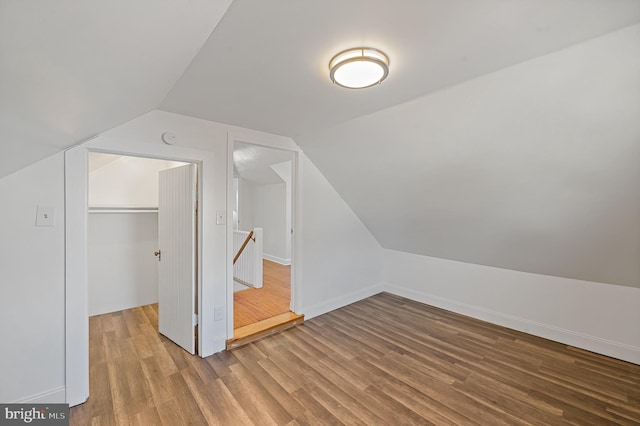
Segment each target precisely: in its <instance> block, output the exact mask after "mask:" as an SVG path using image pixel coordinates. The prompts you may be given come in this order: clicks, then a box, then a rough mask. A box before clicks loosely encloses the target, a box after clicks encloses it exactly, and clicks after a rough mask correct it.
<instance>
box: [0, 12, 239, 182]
mask: <svg viewBox="0 0 640 426" xmlns="http://www.w3.org/2000/svg"><path fill="white" fill-rule="evenodd" d="M230 2H231V0H217V1H209V0H192V1H188V2H186V1H174V0H136V1H127V0H109V1H103V2H95V1H86V0H56V1H48V0H29V1H22V0H0V128H1V129H2V133H3V142H2V143H0V176H5V175H7V174H9V173H11V172H13V171H15V170H18V169H20V168H22V167H24V166H26V165H28V164H30V163H33V162H35V161H37V160H38V159H40V158H44V157H46V156H48V155H51V154H53V153H55V152H58V151H59V150H61V149H63V148H65V147H68V146H70V145H73V144H76V143H79V142H81V141H83V140H85V139H87V138H89V137H91V136H93V135H95V134H97V133H99V132H102V131H104V130H107V129H109V128H112V127H114V126H116V125H118V124H121V123H123V122H125V121H128V120H131V119H133V118H135V117H137V116H139V115H141V114H143V113H145V112H148V111H150V110H153V109H156V108H157V107H158V105H159V104H160V102H161V101H162V99H163V98H164V97H165V95H166V94H167V93H168V92H169V90H170V89H171V87H173V85H174V83H175V82H176V81H177V80H178V78H179V77H180V75H181V74H182V73H183V71H184V70H185V68H186V67H187V65H189V63H190V62H191V60H192V59H193V58H194V57H195V56H196V54H197V53H198V50H199V49H200V47H201V46H202V45H203V43H204V42H205V41H206V39H207V37H209V35H210V34H211V32H212V31H213V29H214V28H215V26H216V25H217V23H218V21H219V20H220V18H222V15H223V14H224V12H225V11H226V9H227V7H228V5H229V3H230Z"/></svg>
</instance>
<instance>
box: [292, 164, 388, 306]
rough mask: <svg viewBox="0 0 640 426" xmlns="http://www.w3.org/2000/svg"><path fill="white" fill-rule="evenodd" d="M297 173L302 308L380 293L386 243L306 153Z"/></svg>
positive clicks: (297, 247) (296, 226)
mask: <svg viewBox="0 0 640 426" xmlns="http://www.w3.org/2000/svg"><path fill="white" fill-rule="evenodd" d="M298 174H299V179H300V186H299V187H298V188H297V190H296V196H297V199H298V204H299V209H298V212H297V213H298V215H297V216H296V217H295V222H294V229H297V231H296V233H294V259H300V262H297V261H296V260H294V266H295V267H296V270H298V273H299V274H300V275H301V277H300V279H299V282H300V289H299V293H298V294H296V297H297V298H298V306H299V312H302V313H304V314H305V315H306V318H312V317H314V316H316V315H320V314H323V313H325V312H328V311H330V310H333V309H336V308H339V307H341V306H344V305H347V304H349V303H353V302H355V301H357V300H360V299H362V298H365V297H368V296H371V295H373V294H376V293H378V292H379V291H380V290H381V287H380V286H377V284H378V283H380V281H381V277H380V268H379V266H380V264H381V262H382V249H381V247H380V245H379V244H378V242H377V241H376V240H375V238H373V236H372V235H371V234H370V233H369V231H368V230H367V228H365V226H364V225H363V224H362V222H360V219H358V217H357V216H356V215H355V213H353V211H352V210H351V208H350V207H349V206H348V205H347V203H346V202H345V201H344V200H343V199H342V198H341V197H340V196H339V195H338V193H337V192H336V191H335V189H333V187H332V186H331V185H330V184H329V182H328V181H327V179H326V178H325V177H324V176H323V175H322V173H320V171H319V170H318V169H317V168H316V166H315V165H314V164H313V163H312V162H311V161H310V160H309V159H308V158H307V157H306V156H305V155H304V154H301V155H300V156H299V159H298ZM300 225H301V226H300ZM300 241H301V243H299V242H300ZM296 275H297V274H296Z"/></svg>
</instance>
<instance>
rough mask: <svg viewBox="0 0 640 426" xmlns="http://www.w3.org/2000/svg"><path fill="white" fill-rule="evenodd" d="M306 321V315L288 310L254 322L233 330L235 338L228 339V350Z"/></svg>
mask: <svg viewBox="0 0 640 426" xmlns="http://www.w3.org/2000/svg"><path fill="white" fill-rule="evenodd" d="M303 322H304V315H299V314H296V313H294V312H287V313H284V314H280V315H277V316H275V317H271V318H267V319H266V320H262V321H259V322H256V323H254V324H249V325H245V326H244V327H240V328H236V329H235V330H233V339H229V340H227V350H230V349H234V348H237V347H239V346H242V345H246V344H247V343H251V342H253V341H255V340H258V339H260V338H262V337H265V336H270V335H272V334H275V333H279V332H281V331H283V330H287V329H289V328H292V327H295V326H296V325H300V324H302V323H303Z"/></svg>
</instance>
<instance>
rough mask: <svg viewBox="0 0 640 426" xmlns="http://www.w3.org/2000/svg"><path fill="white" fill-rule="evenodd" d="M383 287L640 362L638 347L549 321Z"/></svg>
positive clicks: (389, 286)
mask: <svg viewBox="0 0 640 426" xmlns="http://www.w3.org/2000/svg"><path fill="white" fill-rule="evenodd" d="M382 290H383V291H386V292H389V293H392V294H395V295H397V296H401V297H406V298H407V299H411V300H414V301H416V302H421V303H425V304H427V305H431V306H435V307H437V308H442V309H446V310H448V311H451V312H455V313H458V314H462V315H466V316H469V317H472V318H477V319H480V320H482V321H487V322H490V323H492V324H497V325H501V326H503V327H507V328H511V329H513V330H518V331H522V332H524V333H528V334H532V335H534V336H538V337H542V338H545V339H549V340H553V341H556V342H560V343H563V344H566V345H570V346H575V347H577V348H581V349H586V350H588V351H592V352H596V353H599V354H602V355H606V356H610V357H612V358H617V359H621V360H623V361H628V362H632V363H634V364H640V348H639V347H635V346H631V345H627V344H624V343H619V342H614V341H611V340H607V339H603V338H600V337H596V336H591V335H587V334H584V333H580V332H576V331H572V330H567V329H564V328H560V327H555V326H553V325H549V324H542V323H539V322H535V321H531V320H527V319H525V318H520V317H517V316H513V315H509V314H505V313H502V312H496V311H492V310H489V309H485V308H481V307H478V306H472V305H468V304H465V303H460V302H457V301H455V300H450V299H446V298H443V297H439V296H435V295H433V294H428V293H423V292H418V291H415V290H410V289H406V288H403V287H399V286H396V285H393V284H388V283H387V284H385V285H383V286H382Z"/></svg>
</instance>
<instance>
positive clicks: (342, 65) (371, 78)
mask: <svg viewBox="0 0 640 426" xmlns="http://www.w3.org/2000/svg"><path fill="white" fill-rule="evenodd" d="M329 70H331V72H330V74H329V77H331V81H333V82H334V83H335V84H337V85H339V86H342V87H346V88H348V89H364V88H365V87H371V86H374V85H376V84H380V83H381V82H382V80H384V79H385V78H387V75H389V58H388V57H387V55H385V54H384V53H382V52H381V51H379V50H377V49H373V48H371V47H357V48H354V49H348V50H344V51H342V52H340V53H338V54H337V55H336V56H334V57H333V58H332V59H331V61H330V62H329Z"/></svg>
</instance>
